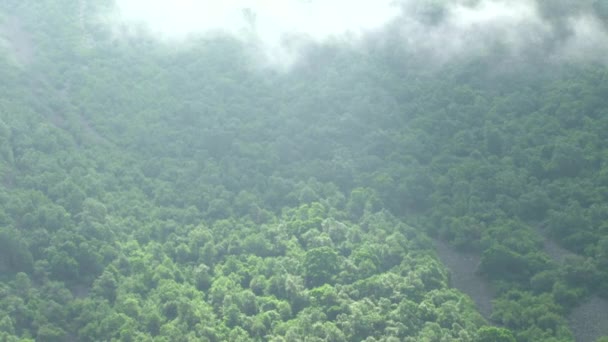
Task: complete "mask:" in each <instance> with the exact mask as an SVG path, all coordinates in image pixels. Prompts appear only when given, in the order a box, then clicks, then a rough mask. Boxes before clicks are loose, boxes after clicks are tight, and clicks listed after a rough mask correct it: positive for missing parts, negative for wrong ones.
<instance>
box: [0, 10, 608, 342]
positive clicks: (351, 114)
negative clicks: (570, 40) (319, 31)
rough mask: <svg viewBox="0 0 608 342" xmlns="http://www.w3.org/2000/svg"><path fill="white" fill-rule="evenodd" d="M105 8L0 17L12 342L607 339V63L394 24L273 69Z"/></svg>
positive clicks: (223, 45) (0, 189) (6, 285)
mask: <svg viewBox="0 0 608 342" xmlns="http://www.w3.org/2000/svg"><path fill="white" fill-rule="evenodd" d="M421 3H425V4H427V5H428V6H427V7H425V8H426V9H427V10H426V11H421V12H420V13H421V14H420V16H421V17H420V18H418V20H420V21H421V22H423V21H424V22H426V21H431V22H436V21H441V9H442V7H441V3H442V1H421ZM549 7H550V6H549ZM108 8H111V1H95V2H93V1H84V0H83V1H80V2H77V1H67V0H62V1H55V0H53V1H51V0H36V1H17V0H3V1H1V2H0V80H2V81H1V82H0V340H2V341H10V342H12V341H113V340H114V341H171V342H174V341H277V342H278V341H370V342H371V341H387V342H388V341H412V342H413V341H475V342H489V341H499V342H501V341H504V342H511V341H518V342H523V341H556V342H557V341H574V340H575V338H576V340H577V341H583V342H586V341H592V342H593V341H596V340H597V341H606V339H607V337H603V339H602V336H603V335H606V336H608V331H607V330H606V329H607V327H608V317H606V312H602V310H604V309H606V310H608V304H606V303H608V302H607V301H608V67H607V66H606V64H605V63H602V61H601V59H600V60H597V59H589V60H587V59H558V58H553V59H551V60H548V59H547V58H545V55H544V53H549V51H550V49H551V46H549V45H550V44H547V46H544V47H543V48H542V49H535V50H532V51H529V53H525V54H519V55H517V56H513V55H510V54H508V53H505V51H504V49H503V48H502V47H501V46H499V45H500V44H497V46H492V48H491V49H486V50H484V51H483V53H475V54H473V53H471V54H466V55H460V56H459V57H457V58H456V57H455V58H451V59H450V60H449V61H440V62H437V63H432V62H429V58H427V57H428V56H427V55H424V54H419V53H418V52H416V51H417V50H416V49H415V46H414V47H412V46H408V45H405V44H403V43H402V42H401V40H400V39H401V37H400V36H399V35H396V34H393V33H392V32H393V31H391V29H390V28H387V29H386V32H385V31H382V32H375V33H373V34H372V35H370V37H368V38H367V39H366V40H364V41H363V42H361V43H360V44H358V45H356V46H355V45H353V44H350V43H348V42H346V41H342V40H340V39H335V40H330V41H327V42H321V43H319V42H317V43H311V44H310V46H309V47H308V48H307V49H305V51H303V52H302V56H301V57H300V58H299V59H297V60H296V61H295V62H294V64H293V65H290V66H289V67H288V68H274V67H272V66H268V65H263V64H260V63H258V61H257V59H256V58H254V57H252V55H256V54H255V53H252V52H251V50H250V47H247V46H246V44H243V43H242V41H241V40H239V39H236V38H234V37H231V36H228V35H217V36H212V37H210V36H203V37H199V38H193V39H192V40H191V41H190V42H189V43H188V44H186V45H179V46H176V45H175V44H167V43H165V42H162V41H159V40H156V39H154V38H152V37H151V36H148V35H146V34H145V33H139V34H133V33H129V34H126V33H125V34H120V32H119V33H117V32H116V31H120V30H114V29H112V28H111V27H110V26H108V25H104V24H102V23H101V22H100V21H99V20H95V18H96V16H97V15H99V14H100V13H106V12H105V11H108ZM593 8H594V10H595V11H596V12H597V13H598V17H599V18H606V17H607V16H606V15H605V14H606V13H608V11H606V7H605V6H604V7H602V5H601V2H594V3H593ZM550 9H551V8H549V9H547V8H544V10H545V12H546V13H545V12H543V13H545V15H546V16H548V18H550V19H552V20H555V22H557V23H561V21H560V20H561V19H560V14H559V13H553V12H551V11H550ZM556 12H559V11H556ZM410 19H411V18H410ZM123 33H124V32H123ZM548 243H551V244H552V245H551V246H553V245H554V247H555V248H553V249H550V248H547V244H548ZM438 245H439V246H443V247H441V248H449V249H450V250H451V251H452V252H454V253H461V254H462V255H471V256H475V258H477V259H475V260H479V262H478V263H477V264H476V265H474V268H475V270H474V272H475V273H476V274H477V275H478V276H479V279H480V281H482V282H484V283H485V284H486V285H488V286H489V287H490V288H491V289H492V291H491V292H492V296H493V301H492V308H491V312H484V310H480V309H481V308H479V307H478V306H476V304H475V302H474V301H473V300H472V299H471V298H470V297H469V295H467V294H465V293H466V292H467V289H462V288H461V289H458V288H454V286H455V281H452V279H455V278H456V277H458V274H455V272H457V270H455V269H454V270H450V269H449V268H448V267H446V266H445V265H444V264H443V263H442V262H441V261H440V259H439V257H438V253H437V252H436V248H437V247H436V246H438ZM555 250H557V252H556V253H552V251H555ZM555 254H557V255H555ZM463 291H464V292H465V293H463ZM590 300H591V301H593V302H594V303H598V305H599V306H598V308H599V309H598V310H599V312H595V313H594V314H592V317H593V319H591V320H589V321H588V322H579V321H577V320H576V319H573V318H572V317H574V316H573V315H572V314H573V312H576V310H577V308H580V307H581V306H582V305H584V304H585V303H586V302H588V301H590ZM602 303H604V304H606V305H604V306H602V305H603V304H602ZM478 305H479V304H478ZM583 323H584V324H586V325H585V326H583V327H582V328H581V324H583Z"/></svg>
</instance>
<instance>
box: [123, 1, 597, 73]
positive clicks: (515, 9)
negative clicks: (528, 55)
mask: <svg viewBox="0 0 608 342" xmlns="http://www.w3.org/2000/svg"><path fill="white" fill-rule="evenodd" d="M543 1H544V0H543ZM116 2H117V12H116V15H115V20H116V21H117V22H120V23H138V24H140V25H141V24H143V25H144V26H145V27H147V28H148V29H149V30H150V31H151V32H153V33H154V34H155V35H156V36H157V37H159V38H161V39H164V40H169V41H182V40H184V39H186V38H187V37H189V36H191V35H197V34H199V35H200V34H208V33H212V32H224V33H230V34H233V35H235V36H237V37H239V38H241V39H243V40H244V41H246V42H248V43H251V42H255V44H256V46H258V47H262V50H264V51H265V55H266V58H267V59H268V60H270V61H271V62H273V63H276V62H279V63H283V64H285V63H287V64H288V63H290V62H291V61H293V59H294V57H295V55H296V54H297V48H298V44H297V41H298V39H295V37H299V38H304V39H309V40H313V41H324V40H326V39H327V38H330V37H339V38H345V37H346V38H348V39H350V40H352V41H357V38H358V37H360V36H362V34H364V33H365V32H371V31H377V30H380V29H382V28H383V27H385V26H386V25H387V24H388V23H391V22H392V23H395V22H396V23H398V25H396V26H395V25H393V26H392V27H398V29H399V30H400V35H401V37H402V38H403V44H407V45H408V46H410V47H412V48H415V49H419V50H420V51H421V52H424V53H428V54H429V58H431V59H432V60H435V61H438V62H445V61H448V60H450V59H451V58H453V57H454V56H458V55H468V54H471V53H479V52H481V51H483V50H484V49H486V48H487V47H488V46H491V45H493V44H496V43H497V42H500V43H501V44H503V45H504V46H506V47H507V50H506V53H507V54H512V55H517V54H519V53H520V52H521V51H524V50H526V49H531V48H532V49H534V48H540V46H543V43H544V42H547V41H549V40H555V39H556V36H557V33H556V29H555V27H554V26H552V23H550V22H548V21H547V20H545V19H544V18H543V17H542V16H541V14H540V10H539V9H538V8H537V6H536V2H535V1H533V0H509V1H507V0H480V1H476V2H474V3H475V5H470V4H471V1H466V0H453V1H451V2H449V3H450V5H448V6H446V7H444V11H443V15H442V16H441V17H440V19H439V20H438V21H436V22H431V23H430V22H428V21H425V20H422V19H421V12H422V13H423V15H424V11H425V10H428V9H429V6H428V5H426V4H428V3H432V2H433V1H422V0H390V1H387V0H355V1H353V0H231V1H230V0H224V1H217V0H213V1H212V0H116ZM435 2H436V3H438V2H439V1H435ZM395 20H397V21H395ZM566 24H567V25H569V27H570V35H569V36H568V37H567V38H566V39H563V40H562V41H560V42H559V44H558V46H557V47H556V48H555V50H554V52H555V54H554V55H553V56H551V57H552V58H557V57H556V56H559V58H593V59H595V60H602V59H605V58H606V57H605V56H606V53H607V52H608V35H607V34H606V31H605V30H604V28H603V27H602V25H601V24H600V23H599V21H598V20H597V19H596V18H594V17H593V15H591V14H590V13H587V14H580V13H577V14H576V15H575V16H572V17H570V18H568V19H567V20H566ZM294 42H296V43H294ZM294 46H295V47H294Z"/></svg>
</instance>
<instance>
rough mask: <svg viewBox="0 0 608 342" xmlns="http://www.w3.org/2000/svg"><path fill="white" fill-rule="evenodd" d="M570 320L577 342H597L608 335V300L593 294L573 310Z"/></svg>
mask: <svg viewBox="0 0 608 342" xmlns="http://www.w3.org/2000/svg"><path fill="white" fill-rule="evenodd" d="M568 320H569V322H570V329H572V333H573V334H574V338H575V339H576V341H577V342H595V341H596V340H597V339H598V338H600V337H602V336H608V300H606V299H603V298H600V297H598V296H593V297H591V298H590V299H589V300H588V301H587V302H585V303H583V304H582V305H579V306H578V307H577V308H575V309H574V310H572V312H571V313H570V316H569V317H568Z"/></svg>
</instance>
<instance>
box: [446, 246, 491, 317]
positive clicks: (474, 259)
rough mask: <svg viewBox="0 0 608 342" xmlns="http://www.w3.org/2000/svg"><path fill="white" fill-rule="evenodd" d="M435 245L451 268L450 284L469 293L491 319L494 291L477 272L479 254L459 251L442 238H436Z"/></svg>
mask: <svg viewBox="0 0 608 342" xmlns="http://www.w3.org/2000/svg"><path fill="white" fill-rule="evenodd" d="M435 245H436V248H437V254H438V255H439V258H440V259H441V261H442V262H443V264H444V265H445V266H446V267H447V268H448V269H449V270H450V286H452V287H454V288H456V289H458V290H460V291H462V292H463V293H466V294H467V295H469V297H471V298H472V299H473V301H474V302H475V304H476V305H477V310H479V313H481V315H482V316H483V317H485V318H486V319H490V315H491V314H492V300H493V299H494V291H493V290H492V288H491V286H490V284H489V283H488V281H487V280H485V279H484V278H483V277H481V276H480V275H478V274H476V273H475V270H476V269H477V265H479V260H480V257H479V255H476V254H470V253H462V252H459V251H457V250H455V249H454V248H453V247H452V246H450V245H449V244H448V243H447V242H444V241H440V240H435Z"/></svg>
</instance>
